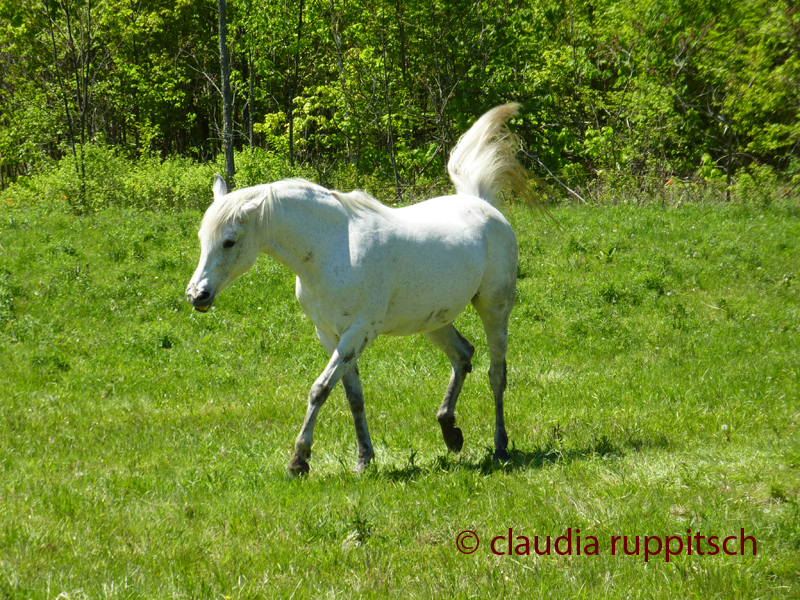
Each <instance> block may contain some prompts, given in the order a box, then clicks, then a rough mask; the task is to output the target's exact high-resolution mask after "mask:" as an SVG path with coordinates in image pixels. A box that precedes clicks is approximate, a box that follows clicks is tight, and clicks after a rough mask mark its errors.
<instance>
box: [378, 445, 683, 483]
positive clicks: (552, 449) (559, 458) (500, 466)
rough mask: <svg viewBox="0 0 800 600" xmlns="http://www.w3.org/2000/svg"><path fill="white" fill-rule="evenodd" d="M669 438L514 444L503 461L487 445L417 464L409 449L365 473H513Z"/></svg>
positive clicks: (409, 476)
mask: <svg viewBox="0 0 800 600" xmlns="http://www.w3.org/2000/svg"><path fill="white" fill-rule="evenodd" d="M670 446H671V444H670V442H669V440H667V439H666V438H665V437H663V436H657V437H655V438H653V439H642V438H637V439H631V440H628V441H626V442H625V443H624V444H623V445H620V444H618V443H615V442H614V441H613V440H611V439H610V438H608V437H607V436H605V435H603V436H601V437H599V438H596V439H594V440H592V442H590V443H589V444H586V445H583V446H578V447H574V448H569V447H564V446H563V445H561V444H555V443H554V444H549V445H545V446H540V447H538V448H535V449H533V450H530V451H526V450H524V449H519V448H517V447H516V446H515V445H514V444H513V443H512V445H511V448H510V449H509V454H510V455H511V459H510V460H508V461H505V462H501V461H499V460H495V459H494V458H493V454H494V451H493V449H492V448H488V447H487V448H486V451H485V452H484V454H483V455H482V456H481V457H480V458H477V459H468V458H462V457H459V456H457V455H454V454H450V453H447V454H441V455H439V456H437V457H436V458H434V459H433V460H431V461H429V462H428V463H427V464H418V463H417V461H416V457H417V452H416V451H414V450H412V451H411V454H410V456H409V459H408V462H407V464H406V465H405V466H403V467H383V466H380V465H377V464H373V465H371V466H370V468H369V470H368V471H367V473H368V476H370V477H375V478H378V479H384V480H387V481H395V482H398V481H412V480H415V479H417V478H419V477H421V476H424V475H429V474H432V473H436V472H451V471H457V470H460V469H467V470H471V471H478V472H480V473H481V474H482V475H486V476H488V475H492V474H493V473H496V472H504V473H508V472H513V471H523V470H527V469H539V468H542V467H545V466H548V465H555V464H569V463H573V462H577V461H581V460H597V459H601V460H621V459H624V458H625V449H626V448H627V449H629V450H632V451H634V452H639V451H641V450H644V449H650V448H652V449H668V448H669V447H670Z"/></svg>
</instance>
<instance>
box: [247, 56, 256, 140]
mask: <svg viewBox="0 0 800 600" xmlns="http://www.w3.org/2000/svg"><path fill="white" fill-rule="evenodd" d="M247 68H248V74H247V80H248V84H249V86H250V90H249V94H248V97H247V113H248V115H247V116H248V117H250V119H249V123H248V127H247V136H248V137H249V138H250V140H249V141H250V152H251V153H252V152H253V120H254V119H255V117H254V116H253V49H252V48H250V51H249V54H248V56H247Z"/></svg>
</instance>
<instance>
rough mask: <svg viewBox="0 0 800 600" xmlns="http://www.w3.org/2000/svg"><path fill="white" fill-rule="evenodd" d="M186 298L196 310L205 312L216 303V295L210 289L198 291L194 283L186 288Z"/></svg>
mask: <svg viewBox="0 0 800 600" xmlns="http://www.w3.org/2000/svg"><path fill="white" fill-rule="evenodd" d="M186 298H187V299H188V300H189V303H190V304H191V305H192V306H194V308H195V310H197V311H200V312H203V313H204V312H207V311H208V309H209V308H211V305H212V304H213V303H214V295H213V294H212V293H211V292H209V291H208V290H203V291H198V290H197V287H195V285H194V284H193V283H190V284H189V287H188V288H186Z"/></svg>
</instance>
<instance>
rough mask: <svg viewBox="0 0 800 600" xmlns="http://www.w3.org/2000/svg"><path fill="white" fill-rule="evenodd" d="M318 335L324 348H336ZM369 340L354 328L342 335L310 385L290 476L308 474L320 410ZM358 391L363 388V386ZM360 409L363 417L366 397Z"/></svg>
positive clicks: (369, 338) (330, 340)
mask: <svg viewBox="0 0 800 600" xmlns="http://www.w3.org/2000/svg"><path fill="white" fill-rule="evenodd" d="M317 334H318V335H319V337H320V341H321V342H322V343H323V346H325V347H326V350H329V348H330V346H332V345H333V341H332V339H331V338H330V337H328V336H326V335H324V334H321V332H319V331H317ZM370 341H371V337H370V336H369V335H368V334H367V332H366V331H364V330H362V329H357V328H351V329H349V330H348V331H347V332H346V333H345V334H344V335H343V336H342V338H341V340H340V341H339V343H338V344H337V345H336V347H335V349H334V350H333V351H332V352H330V355H331V359H330V361H328V366H326V367H325V370H324V371H323V372H322V375H320V376H319V377H318V378H317V380H316V381H315V382H314V385H312V386H311V392H310V393H309V395H308V410H307V411H306V417H305V419H304V420H303V426H302V427H301V428H300V433H299V434H298V436H297V440H296V441H295V445H294V456H293V457H292V460H290V461H289V473H292V474H298V473H308V470H309V466H308V459H309V458H310V457H311V445H312V443H313V441H314V425H316V423H317V415H318V414H319V410H320V408H322V405H323V404H325V400H327V399H328V396H330V394H331V391H332V390H333V388H334V386H335V385H336V384H337V383H338V382H339V380H340V379H342V377H344V376H345V374H346V373H347V372H348V371H350V369H351V368H353V366H354V365H355V364H356V361H357V360H358V357H359V356H360V355H361V352H363V350H364V348H366V346H367V344H369V342H370ZM357 381H358V378H357V376H356V382H357ZM348 387H349V380H348ZM358 388H359V389H360V385H359V386H358ZM348 399H349V394H348ZM351 409H352V403H351ZM361 410H362V414H363V395H362V402H361ZM354 416H355V415H354ZM365 425H366V423H365ZM368 439H369V433H367V440H368ZM359 446H360V442H359ZM371 447H372V445H371V444H370V448H371Z"/></svg>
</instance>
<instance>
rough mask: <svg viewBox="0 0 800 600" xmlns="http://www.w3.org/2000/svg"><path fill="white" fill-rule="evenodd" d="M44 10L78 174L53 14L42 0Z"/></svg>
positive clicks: (78, 173)
mask: <svg viewBox="0 0 800 600" xmlns="http://www.w3.org/2000/svg"><path fill="white" fill-rule="evenodd" d="M42 5H43V7H44V11H45V12H46V13H47V23H48V25H49V32H48V33H49V34H50V42H51V43H52V45H53V69H54V70H55V72H56V80H57V81H58V88H59V89H60V90H61V98H62V99H63V100H64V114H65V116H66V117H67V128H68V130H69V145H70V148H71V149H72V158H74V159H75V172H76V173H77V175H79V176H80V171H79V170H78V154H77V152H76V151H75V132H74V131H73V129H72V112H71V111H70V109H69V100H68V99H67V90H66V89H65V88H64V82H63V80H62V79H61V69H59V67H58V50H57V49H56V38H55V35H54V33H53V29H54V28H55V26H54V24H53V16H52V15H51V14H50V5H49V4H48V3H47V1H46V0H42Z"/></svg>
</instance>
